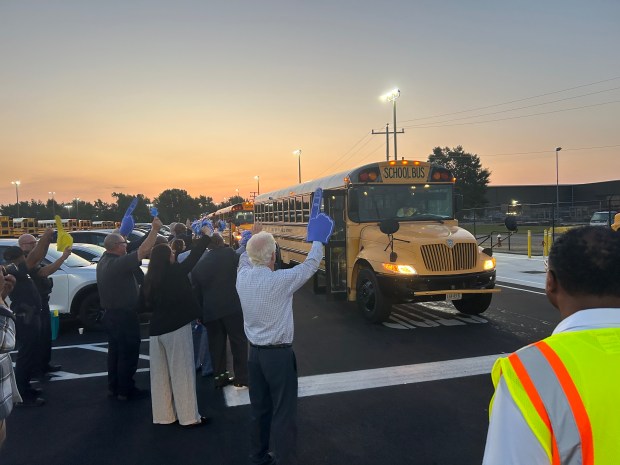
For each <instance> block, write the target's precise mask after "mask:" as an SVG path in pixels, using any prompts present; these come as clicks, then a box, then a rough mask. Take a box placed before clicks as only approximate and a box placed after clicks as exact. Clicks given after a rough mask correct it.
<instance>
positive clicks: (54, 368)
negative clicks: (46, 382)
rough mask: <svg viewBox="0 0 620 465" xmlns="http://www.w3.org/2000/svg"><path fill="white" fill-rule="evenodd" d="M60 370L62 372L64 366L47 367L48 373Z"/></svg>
mask: <svg viewBox="0 0 620 465" xmlns="http://www.w3.org/2000/svg"><path fill="white" fill-rule="evenodd" d="M60 370H62V365H47V367H45V372H46V373H53V372H55V371H60Z"/></svg>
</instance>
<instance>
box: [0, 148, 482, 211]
mask: <svg viewBox="0 0 620 465" xmlns="http://www.w3.org/2000/svg"><path fill="white" fill-rule="evenodd" d="M428 161H429V162H431V163H436V164H438V165H442V166H445V167H446V168H449V169H450V170H451V171H452V174H453V175H454V176H455V177H456V183H455V187H456V192H457V193H458V194H459V195H462V197H463V208H465V209H467V208H478V207H483V206H484V205H485V204H486V203H487V201H486V199H485V193H486V190H487V185H488V184H489V178H490V176H491V172H490V171H489V170H488V169H486V168H483V166H482V163H481V162H480V157H479V156H478V155H476V154H472V153H468V152H465V150H464V149H463V147H462V146H460V145H458V146H456V147H454V148H449V147H443V148H442V147H435V148H434V149H433V152H432V154H430V155H429V156H428ZM112 197H113V198H114V199H115V202H112V203H107V202H104V201H102V200H101V199H98V200H96V201H95V202H93V203H90V202H84V201H82V200H77V201H74V202H72V203H71V204H60V203H58V202H56V201H55V200H53V199H48V200H47V202H45V203H44V202H42V201H40V200H34V199H33V200H31V201H29V202H20V203H19V216H21V217H23V218H35V219H52V218H53V217H54V214H57V215H60V216H61V217H63V218H78V219H89V220H92V221H120V219H121V218H122V216H123V214H124V213H125V210H127V207H128V206H129V204H130V203H131V201H132V200H133V198H134V197H138V206H137V207H136V209H135V211H134V218H135V219H136V222H138V223H141V222H150V221H151V216H150V213H149V205H151V204H152V205H153V206H155V207H157V210H158V212H159V217H160V218H161V220H162V221H163V222H164V223H171V222H173V221H182V222H185V220H187V219H194V218H198V217H200V216H202V215H204V214H206V213H211V212H214V211H216V210H218V209H220V208H223V207H226V206H228V205H233V204H235V203H240V202H243V201H244V200H245V199H244V198H243V197H241V196H238V195H236V196H233V197H230V198H229V199H228V200H227V201H224V202H222V203H219V204H215V203H213V199H212V198H211V197H207V196H204V195H200V196H198V197H192V196H191V195H189V194H188V193H187V191H185V190H183V189H166V190H164V191H163V192H162V193H161V194H159V195H158V196H157V197H155V198H154V199H153V200H151V199H149V198H148V197H145V196H144V195H142V194H137V195H131V194H123V193H120V192H113V193H112ZM69 205H71V207H70V208H66V207H67V206H69ZM0 213H1V214H2V215H3V216H10V217H13V218H15V217H17V216H18V214H17V204H15V203H13V204H8V205H0Z"/></svg>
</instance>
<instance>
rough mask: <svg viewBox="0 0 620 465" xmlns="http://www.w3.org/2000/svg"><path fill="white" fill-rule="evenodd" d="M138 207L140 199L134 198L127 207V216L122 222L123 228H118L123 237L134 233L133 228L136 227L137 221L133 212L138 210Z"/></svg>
mask: <svg viewBox="0 0 620 465" xmlns="http://www.w3.org/2000/svg"><path fill="white" fill-rule="evenodd" d="M137 205H138V197H134V199H133V200H132V201H131V203H130V204H129V207H127V211H125V215H124V216H123V220H122V221H121V227H120V228H118V232H119V233H120V235H121V236H127V235H128V234H129V233H130V232H131V231H133V227H134V226H135V225H136V222H135V220H134V219H133V215H132V213H133V211H134V210H135V209H136V206H137Z"/></svg>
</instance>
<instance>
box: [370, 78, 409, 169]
mask: <svg viewBox="0 0 620 465" xmlns="http://www.w3.org/2000/svg"><path fill="white" fill-rule="evenodd" d="M398 97H400V89H392V90H391V91H389V92H388V93H387V94H384V95H382V96H381V100H383V101H385V102H392V108H393V113H394V129H393V132H394V160H398V148H397V145H396V134H397V133H398V131H397V130H396V99H397V98H398ZM386 132H387V130H386ZM400 132H401V133H402V132H404V130H402V129H401V131H400ZM373 134H380V133H374V132H373Z"/></svg>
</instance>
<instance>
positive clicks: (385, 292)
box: [254, 160, 499, 322]
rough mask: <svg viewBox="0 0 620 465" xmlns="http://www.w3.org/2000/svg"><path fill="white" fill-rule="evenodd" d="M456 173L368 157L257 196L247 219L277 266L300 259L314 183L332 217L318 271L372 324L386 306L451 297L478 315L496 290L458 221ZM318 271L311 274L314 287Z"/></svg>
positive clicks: (484, 258)
mask: <svg viewBox="0 0 620 465" xmlns="http://www.w3.org/2000/svg"><path fill="white" fill-rule="evenodd" d="M454 181H455V180H454V178H453V176H452V173H451V172H450V171H449V170H448V169H446V168H444V167H441V166H438V165H433V164H430V163H426V162H420V161H412V160H399V161H389V162H387V161H386V162H380V163H372V164H368V165H364V166H361V167H359V168H355V169H352V170H349V171H346V172H342V173H337V174H334V175H331V176H327V177H324V178H321V179H317V180H313V181H308V182H306V183H302V184H298V185H295V186H291V187H288V188H286V189H281V190H277V191H273V192H268V193H265V194H261V195H259V196H257V197H256V199H255V200H254V216H255V220H256V221H260V222H262V223H263V229H264V230H265V231H268V232H270V233H272V234H273V235H274V237H275V239H276V242H277V244H278V261H279V262H280V264H281V265H285V266H286V265H294V264H296V263H301V262H302V261H304V260H305V258H306V256H307V254H308V251H309V250H310V244H308V243H306V242H305V236H306V228H307V225H308V219H309V215H310V206H311V205H312V196H313V194H314V191H315V190H316V189H317V188H319V187H320V188H322V189H323V205H322V207H321V208H322V211H324V212H325V213H326V214H328V215H329V216H330V217H331V218H332V219H333V220H334V222H335V226H334V233H333V235H332V236H331V238H330V241H329V243H328V244H327V246H326V247H325V258H324V261H323V262H322V263H321V269H320V272H321V273H322V274H323V275H324V277H325V287H326V292H328V293H329V294H332V295H340V296H344V297H346V298H347V299H348V300H350V301H356V302H357V304H358V307H359V308H360V309H361V310H362V311H363V313H364V315H365V316H366V317H367V318H368V319H369V320H370V321H372V322H381V321H385V320H387V319H388V318H389V316H390V313H391V307H392V304H397V303H404V302H428V301H438V300H449V301H451V302H452V304H453V305H454V307H455V308H456V309H457V310H458V311H460V312H462V313H467V314H479V313H482V312H484V311H485V310H486V309H487V308H488V307H489V305H490V303H491V296H492V294H493V293H494V292H499V291H498V290H496V289H494V287H495V259H494V258H492V257H491V251H490V250H488V249H482V248H481V247H479V246H478V244H477V242H476V239H475V238H474V236H472V235H471V234H470V233H469V232H468V231H466V230H465V229H462V228H460V227H459V226H458V221H457V220H456V219H455V201H454V199H455V195H454ZM317 287H318V277H316V276H315V289H316V288H317Z"/></svg>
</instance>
